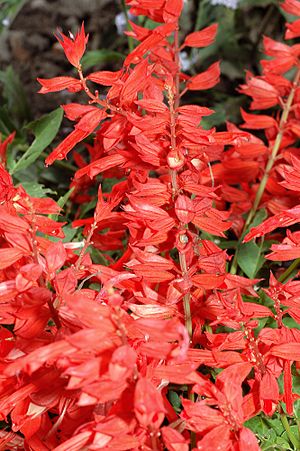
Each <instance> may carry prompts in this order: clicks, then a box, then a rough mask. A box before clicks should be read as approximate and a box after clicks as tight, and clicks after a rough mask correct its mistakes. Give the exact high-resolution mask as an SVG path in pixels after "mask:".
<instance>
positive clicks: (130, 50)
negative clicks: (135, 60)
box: [122, 0, 134, 53]
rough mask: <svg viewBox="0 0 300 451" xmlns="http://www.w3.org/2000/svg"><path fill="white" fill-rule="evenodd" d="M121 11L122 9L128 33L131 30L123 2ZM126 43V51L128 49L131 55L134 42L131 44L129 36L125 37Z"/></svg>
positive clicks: (131, 40) (123, 2) (123, 0)
mask: <svg viewBox="0 0 300 451" xmlns="http://www.w3.org/2000/svg"><path fill="white" fill-rule="evenodd" d="M122 9H123V12H124V15H125V19H126V28H127V31H130V30H131V26H130V23H129V17H128V11H127V7H126V3H125V0H122ZM127 41H128V49H129V52H130V53H131V52H132V50H133V49H134V42H133V39H132V37H131V36H127Z"/></svg>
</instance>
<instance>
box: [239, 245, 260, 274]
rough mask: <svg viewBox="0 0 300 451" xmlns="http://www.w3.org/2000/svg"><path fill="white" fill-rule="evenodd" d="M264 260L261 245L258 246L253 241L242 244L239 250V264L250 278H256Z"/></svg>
mask: <svg viewBox="0 0 300 451" xmlns="http://www.w3.org/2000/svg"><path fill="white" fill-rule="evenodd" d="M264 260H265V259H264V257H263V256H262V255H261V247H259V246H257V244H255V243H254V242H253V241H250V242H249V243H245V244H242V245H241V247H240V248H239V250H238V254H237V262H238V265H239V267H240V268H241V269H242V270H243V271H244V273H245V274H246V275H247V276H248V277H249V278H250V279H254V277H255V275H256V274H257V272H258V271H259V270H260V268H261V267H262V265H263V264H264Z"/></svg>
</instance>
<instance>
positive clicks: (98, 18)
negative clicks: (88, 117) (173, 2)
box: [0, 0, 125, 118]
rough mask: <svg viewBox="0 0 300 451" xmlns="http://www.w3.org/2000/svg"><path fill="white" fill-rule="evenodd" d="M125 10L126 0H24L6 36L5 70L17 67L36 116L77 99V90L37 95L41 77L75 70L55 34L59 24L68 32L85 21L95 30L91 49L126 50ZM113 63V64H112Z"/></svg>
mask: <svg viewBox="0 0 300 451" xmlns="http://www.w3.org/2000/svg"><path fill="white" fill-rule="evenodd" d="M120 11H121V2H118V1H115V0H27V1H26V2H25V3H24V5H23V7H22V8H21V10H20V11H19V13H18V14H17V16H16V17H15V18H14V20H13V22H12V23H11V24H10V26H9V28H7V29H5V30H4V31H3V32H2V33H1V35H0V49H1V52H0V69H2V70H3V69H5V68H6V67H7V66H8V65H12V66H13V68H14V70H15V71H16V72H17V74H18V75H19V78H20V80H21V82H22V85H23V86H24V89H25V92H26V95H27V98H28V101H29V105H30V107H31V110H32V111H31V112H32V116H33V117H35V118H37V117H40V116H41V115H42V114H45V113H48V112H49V111H51V110H53V109H54V108H57V106H58V105H59V104H62V103H67V102H69V101H70V100H71V99H72V100H74V94H71V93H67V92H65V91H63V92H60V93H53V94H47V95H40V94H37V91H38V90H39V87H40V85H39V84H38V82H37V81H36V78H37V77H40V78H51V77H57V76H59V75H70V76H72V75H74V71H73V68H72V66H71V65H70V64H69V63H68V61H67V60H66V58H65V56H64V53H63V50H62V48H61V46H60V45H59V43H58V42H57V40H56V38H55V36H54V33H55V31H56V30H57V28H58V27H59V28H60V29H62V30H63V32H64V33H65V34H67V32H68V31H69V30H70V31H72V32H73V34H74V33H75V32H76V31H77V29H78V28H79V27H80V25H81V23H82V21H84V23H85V28H86V30H88V32H89V34H90V39H89V43H88V49H89V50H96V49H101V48H105V49H112V50H117V51H122V50H124V42H125V41H124V38H120V37H119V36H118V34H117V29H116V26H115V17H116V14H118V13H119V12H120ZM118 64H119V63H118ZM111 66H113V63H110V67H109V68H110V69H111V68H112V67H111ZM118 67H119V66H118V65H116V67H115V68H116V69H117V68H118ZM106 68H107V66H106ZM97 69H98V70H100V69H103V67H101V66H100V67H97Z"/></svg>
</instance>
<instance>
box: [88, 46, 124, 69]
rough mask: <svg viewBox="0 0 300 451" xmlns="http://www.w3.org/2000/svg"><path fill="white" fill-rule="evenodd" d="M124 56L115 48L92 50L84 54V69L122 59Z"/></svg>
mask: <svg viewBox="0 0 300 451" xmlns="http://www.w3.org/2000/svg"><path fill="white" fill-rule="evenodd" d="M124 58H125V57H124V55H122V53H120V52H115V51H113V50H107V49H101V50H90V51H89V52H86V54H85V55H84V56H83V58H82V60H81V64H82V67H83V69H85V70H86V69H89V68H90V67H93V66H97V65H98V64H103V63H110V62H115V61H122V60H123V59H124Z"/></svg>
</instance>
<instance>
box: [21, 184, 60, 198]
mask: <svg viewBox="0 0 300 451" xmlns="http://www.w3.org/2000/svg"><path fill="white" fill-rule="evenodd" d="M21 185H22V186H23V188H24V189H25V191H26V192H27V193H28V194H29V196H32V197H45V196H47V194H56V192H55V191H52V189H50V188H45V186H44V185H40V184H39V183H36V182H22V183H21Z"/></svg>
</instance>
